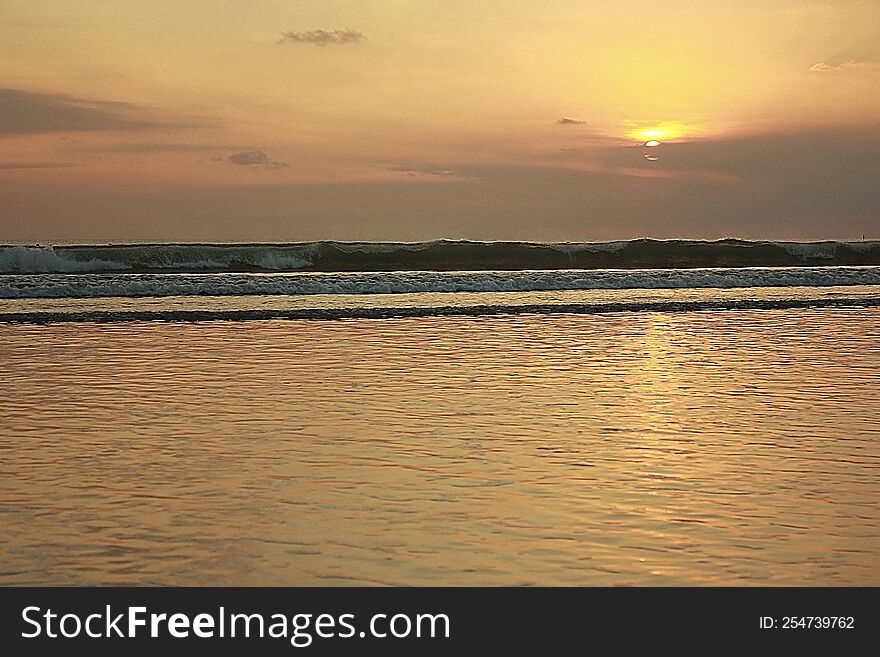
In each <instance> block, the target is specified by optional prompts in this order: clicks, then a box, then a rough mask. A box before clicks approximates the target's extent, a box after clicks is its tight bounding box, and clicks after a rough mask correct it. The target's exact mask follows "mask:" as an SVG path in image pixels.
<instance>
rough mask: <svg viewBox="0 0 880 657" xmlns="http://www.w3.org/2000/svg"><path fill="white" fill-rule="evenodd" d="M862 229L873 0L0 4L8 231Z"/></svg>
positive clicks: (152, 235) (879, 193) (270, 236)
mask: <svg viewBox="0 0 880 657" xmlns="http://www.w3.org/2000/svg"><path fill="white" fill-rule="evenodd" d="M652 140H653V141H656V142H659V144H658V145H653V146H645V143H646V142H648V141H652ZM863 234H864V235H867V236H868V237H874V238H876V237H880V3H878V2H877V0H866V1H862V0H762V1H758V0H714V1H708V0H666V1H664V2H656V0H615V1H614V2H604V1H603V2H599V1H594V2H588V1H583V0H582V1H580V2H572V1H554V0H541V1H538V0H522V1H520V2H516V3H513V2H502V1H500V0H482V1H477V0H471V1H466V0H408V1H404V0H371V1H370V2H362V1H355V0H351V1H341V0H250V1H248V2H243V1H241V0H186V1H185V2H181V1H179V0H178V1H174V2H172V1H170V0H130V1H128V0H65V1H64V2H59V1H58V0H52V1H50V0H4V2H2V3H0V242H10V241H16V240H35V241H37V240H41V241H51V240H83V241H94V240H98V241H110V240H117V241H118V240H123V241H124V240H179V241H187V240H208V241H223V240H255V241H263V240H311V239H354V240H368V239H375V240H422V239H434V238H441V237H446V238H469V239H526V240H572V241H576V240H604V239H624V238H635V237H643V236H648V237H658V238H675V237H690V238H719V237H728V236H729V237H745V238H774V239H775V238H778V239H817V238H840V239H860V238H861V237H862V235H863Z"/></svg>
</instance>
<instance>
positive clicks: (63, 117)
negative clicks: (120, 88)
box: [0, 89, 200, 136]
mask: <svg viewBox="0 0 880 657" xmlns="http://www.w3.org/2000/svg"><path fill="white" fill-rule="evenodd" d="M199 125H200V124H199V123H198V122H196V121H170V120H166V119H163V118H161V117H160V116H159V113H158V112H157V111H156V110H153V109H150V108H146V107H141V106H138V105H134V104H131V103H120V102H113V101H102V100H92V99H87V98H79V97H76V96H70V95H67V94H58V93H44V92H34V91H26V90H23V89H0V136H8V135H26V134H42V133H53V132H92V131H109V130H129V131H131V130H138V131H140V130H156V129H162V128H164V129H171V128H193V127H198V126H199Z"/></svg>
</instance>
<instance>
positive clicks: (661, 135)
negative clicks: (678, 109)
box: [626, 121, 699, 146]
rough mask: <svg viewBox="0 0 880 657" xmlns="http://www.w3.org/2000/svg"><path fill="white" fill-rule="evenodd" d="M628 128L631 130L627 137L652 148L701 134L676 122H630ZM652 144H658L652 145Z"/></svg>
mask: <svg viewBox="0 0 880 657" xmlns="http://www.w3.org/2000/svg"><path fill="white" fill-rule="evenodd" d="M627 127H628V128H629V130H628V131H627V133H626V136H627V137H630V138H632V139H636V140H638V141H641V142H646V144H647V145H651V146H656V145H658V144H659V143H660V142H662V141H670V140H673V139H680V138H682V137H686V136H688V135H692V134H694V133H695V132H699V129H698V128H696V127H695V126H692V125H685V124H684V123H678V122H676V121H671V122H665V123H655V124H645V123H634V122H630V123H628V125H627ZM651 142H656V143H653V144H652V143H651Z"/></svg>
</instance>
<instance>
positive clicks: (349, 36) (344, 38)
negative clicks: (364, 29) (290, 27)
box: [278, 30, 367, 46]
mask: <svg viewBox="0 0 880 657" xmlns="http://www.w3.org/2000/svg"><path fill="white" fill-rule="evenodd" d="M366 38H367V37H366V36H365V35H363V34H362V33H360V32H358V31H356V30H310V31H308V32H282V33H281V38H280V39H279V40H278V43H310V44H313V45H316V46H326V45H328V44H332V45H340V46H341V45H345V44H348V43H358V42H360V41H363V40H365V39H366Z"/></svg>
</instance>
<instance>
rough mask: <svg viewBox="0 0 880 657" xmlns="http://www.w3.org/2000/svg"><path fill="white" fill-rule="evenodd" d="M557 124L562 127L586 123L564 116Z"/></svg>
mask: <svg viewBox="0 0 880 657" xmlns="http://www.w3.org/2000/svg"><path fill="white" fill-rule="evenodd" d="M557 123H559V124H561V125H583V124H585V123H586V121H581V120H579V119H572V118H569V117H567V116H563V117H562V118H561V119H559V120H558V121H557Z"/></svg>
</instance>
